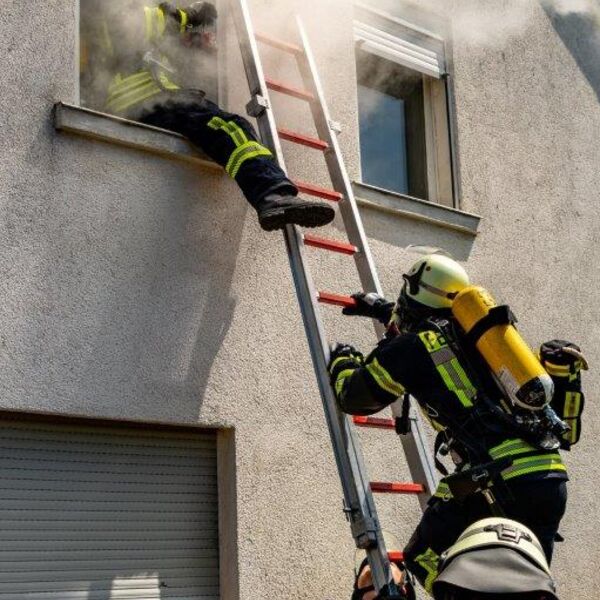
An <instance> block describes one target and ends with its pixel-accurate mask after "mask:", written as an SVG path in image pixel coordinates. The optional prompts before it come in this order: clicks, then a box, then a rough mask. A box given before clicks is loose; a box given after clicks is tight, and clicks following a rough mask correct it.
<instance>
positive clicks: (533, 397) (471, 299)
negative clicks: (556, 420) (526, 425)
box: [452, 286, 554, 410]
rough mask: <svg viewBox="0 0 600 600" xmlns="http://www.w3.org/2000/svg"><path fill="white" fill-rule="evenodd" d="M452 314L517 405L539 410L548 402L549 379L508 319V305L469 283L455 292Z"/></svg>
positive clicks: (550, 388) (551, 390)
mask: <svg viewBox="0 0 600 600" xmlns="http://www.w3.org/2000/svg"><path fill="white" fill-rule="evenodd" d="M452 313H453V315H454V316H455V318H456V320H457V321H458V322H459V323H460V325H461V327H462V328H463V329H464V331H465V332H466V334H467V337H469V336H470V337H471V339H472V341H474V342H475V346H476V348H477V350H478V351H479V353H480V354H481V355H482V356H483V358H484V359H485V361H486V362H487V364H488V366H489V367H490V369H491V370H492V373H493V374H494V376H495V378H496V380H497V382H498V384H499V385H500V386H501V388H502V389H503V390H504V391H505V392H506V393H507V394H508V397H509V398H510V399H511V400H512V401H513V402H514V403H515V404H516V405H518V406H521V407H522V408H527V409H529V410H541V409H542V408H544V406H546V405H547V404H549V403H550V401H551V400H552V394H553V393H554V384H553V383H552V379H551V378H550V375H548V373H547V372H546V371H545V369H544V367H543V366H542V364H541V363H540V361H539V360H538V359H537V358H536V356H535V354H534V353H533V352H532V351H531V349H530V348H529V346H528V345H527V344H526V343H525V341H524V340H523V338H522V337H521V335H520V334H519V332H518V331H517V330H516V329H515V327H514V326H513V325H512V323H510V322H508V321H509V319H508V318H506V315H507V314H508V307H498V306H497V304H496V302H495V301H494V299H493V298H492V297H491V296H490V294H489V293H488V292H487V291H486V290H485V289H483V288H481V287H477V286H469V287H466V288H464V289H463V290H462V291H460V292H459V293H458V294H457V296H456V298H455V299H454V301H453V303H452ZM490 313H491V314H490ZM502 315H504V316H502Z"/></svg>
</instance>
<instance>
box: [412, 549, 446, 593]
mask: <svg viewBox="0 0 600 600" xmlns="http://www.w3.org/2000/svg"><path fill="white" fill-rule="evenodd" d="M415 562H416V563H417V564H418V565H419V566H420V567H421V568H422V569H423V570H424V571H425V572H426V573H427V577H426V578H425V582H424V584H423V585H424V587H425V590H426V591H427V592H430V593H431V589H432V587H433V582H434V581H435V580H436V577H437V576H438V568H439V564H440V557H439V555H438V554H436V553H435V552H434V551H433V550H432V549H431V548H427V550H426V551H425V552H423V554H419V556H417V557H416V558H415Z"/></svg>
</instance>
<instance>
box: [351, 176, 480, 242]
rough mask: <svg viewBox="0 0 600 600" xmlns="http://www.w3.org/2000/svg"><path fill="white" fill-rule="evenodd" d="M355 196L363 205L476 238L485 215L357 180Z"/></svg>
mask: <svg viewBox="0 0 600 600" xmlns="http://www.w3.org/2000/svg"><path fill="white" fill-rule="evenodd" d="M352 187H353V190H354V195H355V196H356V201H357V203H358V205H359V206H363V207H365V208H369V209H372V210H378V211H381V212H385V213H388V214H390V215H393V216H395V217H397V218H401V219H413V220H416V221H422V222H425V223H431V224H432V225H435V226H436V227H442V228H444V229H452V230H454V231H459V232H461V233H463V234H465V235H470V236H473V237H475V236H476V235H477V228H478V227H479V222H480V221H481V217H480V216H478V215H474V214H472V213H468V212H464V211H462V210H457V209H455V208H450V207H448V206H444V205H443V204H435V203H433V202H427V201H426V200H419V199H418V198H412V197H410V196H404V195H402V194H397V193H395V192H390V191H389V190H384V189H381V188H378V187H375V186H372V185H367V184H365V183H360V182H356V181H354V182H353V183H352Z"/></svg>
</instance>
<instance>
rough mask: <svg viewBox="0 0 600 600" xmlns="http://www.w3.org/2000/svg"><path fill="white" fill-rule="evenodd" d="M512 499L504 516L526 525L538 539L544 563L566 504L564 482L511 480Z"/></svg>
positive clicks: (552, 480) (550, 549)
mask: <svg viewBox="0 0 600 600" xmlns="http://www.w3.org/2000/svg"><path fill="white" fill-rule="evenodd" d="M509 489H510V492H511V495H512V498H511V499H510V501H509V502H507V503H506V504H507V506H506V509H505V512H506V516H507V517H508V518H509V519H514V520H515V521H519V522H520V523H523V525H525V526H526V527H529V529H531V531H533V533H535V535H536V536H537V538H538V539H539V540H540V544H541V545H542V548H543V549H544V553H545V554H546V559H547V560H548V564H550V562H551V560H552V552H553V550H554V539H555V537H556V534H557V533H558V527H559V525H560V520H561V519H562V517H563V515H564V514H565V509H566V505H567V482H566V481H562V480H559V479H552V478H550V479H542V480H533V481H522V482H521V481H519V480H518V479H516V480H515V481H514V482H511V485H510V488H509Z"/></svg>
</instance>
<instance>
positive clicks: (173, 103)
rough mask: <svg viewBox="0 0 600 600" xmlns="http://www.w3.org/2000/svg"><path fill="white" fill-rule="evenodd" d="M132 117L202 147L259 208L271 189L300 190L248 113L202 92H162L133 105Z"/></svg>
mask: <svg viewBox="0 0 600 600" xmlns="http://www.w3.org/2000/svg"><path fill="white" fill-rule="evenodd" d="M128 117H129V118H131V119H134V120H136V121H141V122H142V123H147V124H148V125H154V126H156V127H161V128H163V129H168V130H170V131H175V132H176V133H180V134H181V135H183V136H185V137H186V138H188V139H189V140H190V141H191V142H192V143H193V144H194V145H195V146H198V147H199V148H201V149H202V150H203V151H204V152H205V153H206V154H207V155H208V156H210V157H211V158H212V159H213V160H214V161H215V162H216V163H218V164H219V165H221V166H222V167H224V168H225V170H226V171H227V173H228V174H229V175H230V177H232V178H233V179H235V181H236V182H237V184H238V185H239V187H240V189H241V190H242V192H243V194H244V196H245V197H246V199H247V200H248V202H250V204H251V205H252V206H254V207H255V208H256V207H257V204H258V203H259V202H260V201H261V200H262V199H263V198H264V197H265V196H267V195H269V194H271V193H273V192H276V193H277V194H280V195H286V194H289V195H294V196H295V195H296V194H297V193H298V189H297V188H296V186H295V185H294V184H293V183H292V182H291V181H290V180H289V179H288V178H287V177H286V175H285V173H284V172H283V171H282V170H281V168H280V167H279V165H278V164H277V162H276V161H275V159H274V157H273V155H272V153H271V151H270V150H269V149H268V148H266V147H265V146H263V145H262V144H260V142H258V138H257V136H256V132H255V131H254V127H252V125H251V124H250V123H249V122H248V120H247V119H245V118H243V117H241V116H239V115H236V114H233V113H228V112H225V111H223V110H221V109H220V108H219V107H218V106H217V105H216V104H215V103H214V102H211V101H210V100H207V99H206V98H205V97H204V94H203V93H202V92H199V91H198V92H195V91H193V90H181V91H175V92H164V93H162V94H161V95H160V96H158V97H155V98H153V99H152V103H151V104H149V105H146V106H144V107H141V108H138V109H134V111H132V112H131V113H130V114H129V115H128Z"/></svg>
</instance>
